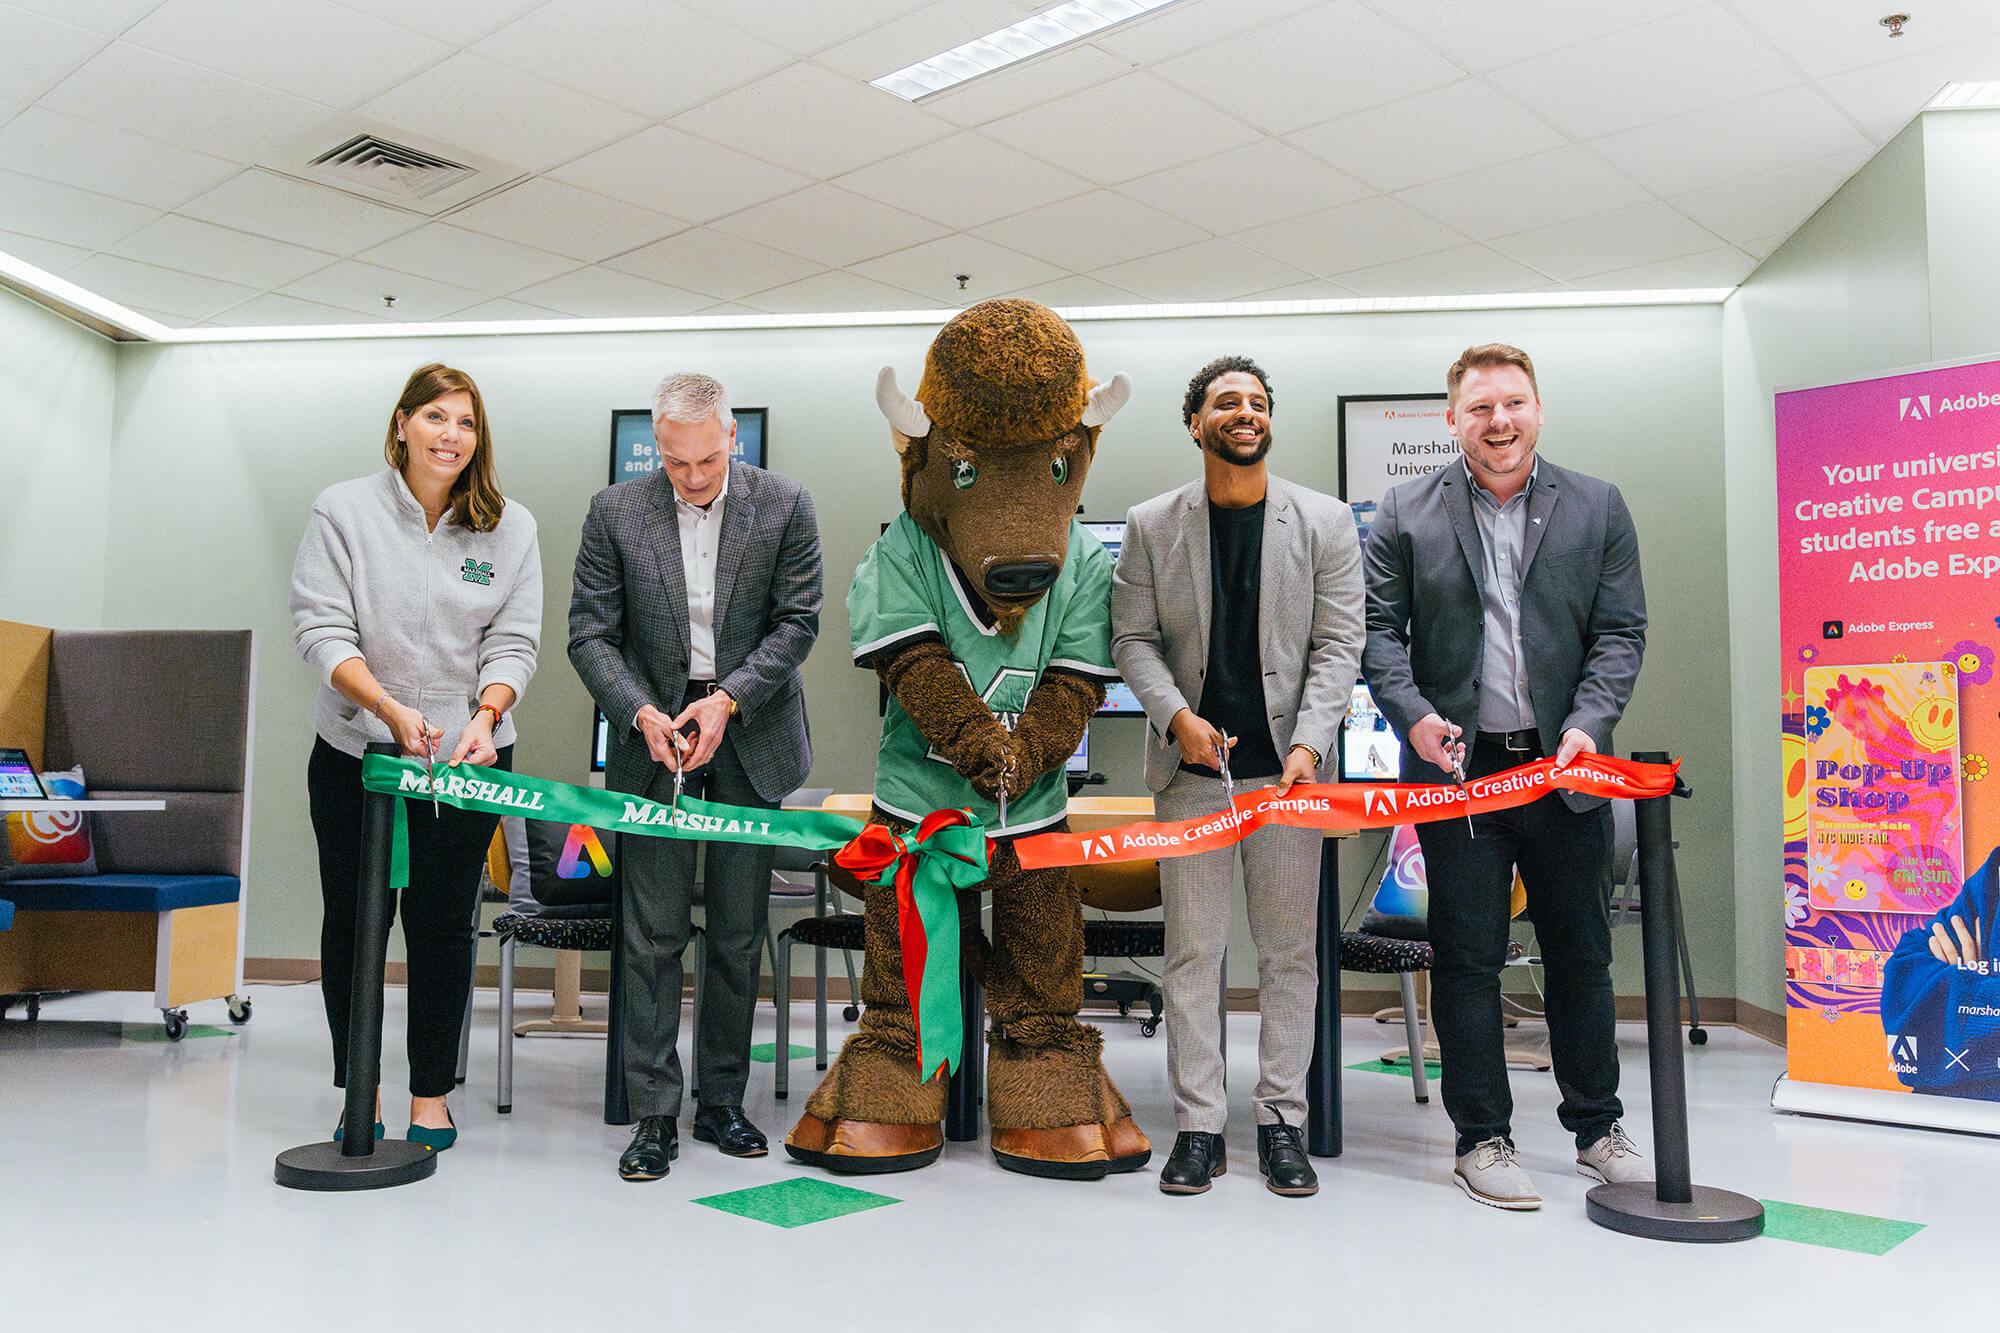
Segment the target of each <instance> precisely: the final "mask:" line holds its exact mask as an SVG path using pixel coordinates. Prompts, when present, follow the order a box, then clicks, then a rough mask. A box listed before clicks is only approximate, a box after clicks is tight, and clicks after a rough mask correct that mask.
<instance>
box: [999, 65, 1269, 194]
mask: <svg viewBox="0 0 2000 1333" xmlns="http://www.w3.org/2000/svg"><path fill="white" fill-rule="evenodd" d="M984 132H985V133H987V134H990V135H992V136H993V137H994V138H996V139H999V140H1000V141H1002V142H1003V143H1009V144H1012V145H1013V146H1014V147H1016V148H1019V149H1021V150H1022V151H1023V152H1027V153H1033V154H1034V155H1036V156H1038V157H1041V158H1045V159H1047V160H1048V161H1050V162H1053V163H1054V164H1055V165H1057V166H1059V167H1063V168H1066V169H1068V170H1070V171H1073V172H1075V173H1076V174H1077V175H1079V176H1082V177H1084V178H1085V179H1087V180H1092V181H1096V182H1097V183H1098V184H1100V185H1116V184H1118V183H1119V182H1120V181H1128V180H1131V179H1132V178H1133V177H1135V176H1147V175H1151V174H1152V173H1153V172H1156V171H1163V170H1165V169H1166V168H1168V167H1171V166H1177V165H1179V164H1180V163H1183V162H1192V161H1194V160H1195V159H1196V158H1199V157H1207V156H1208V155H1209V154H1211V153H1219V152H1221V151H1222V150H1223V149H1225V148H1234V147H1236V146H1237V145H1238V144H1244V143H1248V142H1250V141H1251V140H1253V139H1256V138H1257V137H1259V136H1258V134H1257V131H1255V130H1253V129H1251V128H1250V127H1249V126H1248V125H1246V124H1244V123H1243V122H1242V121H1240V120H1236V119H1234V118H1232V117H1230V116H1226V115H1224V114H1223V113H1222V112H1220V111H1217V110H1216V109H1215V108H1214V107H1212V106H1210V105H1208V104H1207V103H1205V102H1203V101H1200V100H1199V99H1197V98H1195V97H1194V96H1192V95H1191V94H1189V93H1187V92H1184V91H1182V90H1181V89H1179V88H1176V87H1174V86H1173V85H1172V84H1170V83H1167V82H1166V81H1165V80H1163V79H1158V78H1155V77H1154V76H1153V75H1151V74H1145V73H1140V74H1128V75H1126V76H1125V77H1124V78H1122V79H1114V80H1112V81H1111V82H1110V83H1106V84H1100V85H1099V86H1097V87H1095V88H1089V89H1086V90H1084V91H1083V92H1080V93H1073V94H1071V95H1070V96H1068V97H1060V98H1057V99H1056V100H1055V101H1053V102H1048V103H1045V104H1044V105H1042V106H1038V107H1035V108H1033V109H1031V110H1027V111H1021V112H1017V113H1015V114H1014V115H1011V116H1008V117H1006V118H1005V119H1003V120H996V121H994V122H993V123H992V124H991V125H988V126H987V127H986V129H985V131H984Z"/></svg>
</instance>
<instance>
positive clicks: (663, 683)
mask: <svg viewBox="0 0 2000 1333" xmlns="http://www.w3.org/2000/svg"><path fill="white" fill-rule="evenodd" d="M735 436H736V419H735V417H734V416H733V415H732V414H731V412H730V410H729V398H728V395H727V393H726V392H725V391H724V390H723V387H722V385H721V384H719V383H717V382H716V381H715V380H713V379H711V378H709V377H708V376H706V375H693V374H679V375H670V376H668V377H667V378H666V379H665V380H663V381H662V382H661V384H660V387H659V390H658V392H657V393H656V394H655V395H654V399H653V437H654V439H655V441H656V442H657V443H658V445H659V455H660V468H659V470H658V471H657V472H655V473H653V474H652V475H651V476H649V477H645V478H642V479H640V480H636V481H628V482H622V483H620V484H618V485H616V486H611V487H607V488H606V489H605V490H602V491H600V492H598V494H597V497H596V498H595V499H594V500H592V501H591V505H590V514H589V517H587V518H586V519H585V520H584V523H583V542H582V546H581V547H580V549H579V550H578V551H577V554H576V582H575V590H574V592H573V593H572V595H571V598H570V606H569V656H570V661H571V662H572V663H574V664H575V666H576V670H577V674H578V675H580V676H582V677H583V683H584V684H585V685H586V686H587V687H588V688H589V690H590V693H591V697H592V698H594V699H596V700H597V705H598V707H600V708H602V709H603V710H604V714H605V716H606V717H608V718H609V719H610V720H611V746H610V755H609V758H608V760H607V762H606V765H605V785H606V786H607V787H609V788H610V789H611V790H613V791H623V792H631V793H634V794H635V795H643V796H646V797H648V798H650V799H652V800H655V801H662V802H664V801H668V800H671V799H672V797H673V795H674V788H675V772H676V770H679V771H680V772H681V773H682V781H683V783H684V784H685V785H684V790H685V792H686V793H687V794H688V795H690V796H698V797H701V798H702V799H705V800H711V801H720V802H723V803H726V804H730V805H747V806H761V807H764V808H775V807H776V806H777V805H778V803H779V801H780V800H782V799H783V797H784V796H785V795H786V793H788V792H790V791H791V790H793V789H794V788H795V787H797V786H798V785H799V783H800V782H801V781H803V780H804V778H805V776H806V773H807V771H808V770H810V769H811V767H812V742H811V739H810V737H809V736H808V734H807V730H806V709H805V693H804V690H805V685H804V682H803V680H802V679H801V678H800V675H799V666H800V664H801V663H803V662H804V661H805V659H806V654H807V653H808V652H810V651H811V650H812V646H813V640H814V639H815V638H817V637H818V635H819V610H820V550H819V526H818V524H817V522H816V521H815V520H814V517H813V506H812V497H811V496H809V495H808V494H806V492H805V491H804V490H803V489H802V488H801V487H800V486H799V485H798V483H797V482H794V481H792V480H791V479H789V478H787V477H781V476H779V475H777V474H776V473H771V472H766V471H764V470H763V469H762V468H755V467H751V466H749V465H748V464H745V463H732V462H731V461H730V457H729V454H730V446H731V445H732V444H733V443H734V441H735ZM618 854H619V857H620V859H621V863H622V865H621V875H622V884H623V895H622V896H623V903H624V914H623V921H622V922H621V925H620V929H621V930H622V931H623V933H624V941H623V944H624V954H623V963H622V971H621V973H620V983H621V987H622V990H623V992H624V1020H625V1022H624V1045H623V1049H622V1052H621V1058H622V1059H623V1061H624V1066H625V1087H626V1092H627V1095H628V1096H629V1097H630V1099H631V1105H632V1109H633V1111H634V1113H635V1114H636V1115H637V1116H638V1119H639V1125H638V1129H637V1130H636V1131H635V1132H634V1134H633V1136H632V1143H631V1146H630V1147H629V1148H627V1149H626V1151H625V1153H624V1155H623V1156H622V1157H620V1158H619V1160H618V1174H619V1175H621V1176H623V1177H624V1178H625V1179H627V1180H657V1179H658V1178H659V1177H661V1176H663V1175H665V1174H666V1173H667V1170H668V1167H669V1164H670V1163H671V1162H672V1160H673V1158H674V1156H675V1155H676V1154H677V1153H678V1152H679V1150H680V1140H679V1132H678V1123H677V1118H678V1116H679V1115H680V1111H681V1094H682V1088H683V1086H684V1080H683V1078H682V1072H681V1064H680V1056H679V1054H678V1053H677V1051H676V1050H675V1043H676V1041H677V1039H678V1037H679V1035H680V1016H681V975H682V967H681V954H682V952H683V950H685V949H686V947H687V943H688V937H689V933H690V923H689V909H690V906H691V899H692V896H693V887H694V867H695V847H694V844H693V843H692V842H685V841H682V840H679V839H670V838H639V837H632V838H622V839H620V846H619V850H618ZM771 858H772V851H771V849H770V848H768V847H753V846H746V845H743V844H740V843H728V842H711V843H709V844H708V851H707V867H706V870H705V873H704V881H705V887H704V892H705V898H704V903H703V906H704V909H705V912H706V924H705V925H704V927H703V930H704V937H705V943H706V948H707V953H706V956H705V964H706V965H705V968H704V970H703V976H702V994H701V997H700V998H701V1009H700V1012H701V1028H700V1030H699V1031H697V1032H696V1033H695V1040H694V1051H695V1057H694V1066H695V1085H696V1087H698V1088H699V1089H700V1090H701V1106H700V1109H698V1110H697V1111H696V1112H695V1116H694V1136H695V1137H696V1138H697V1139H701V1140H704V1141H706V1142H711V1143H714V1144H715V1145H716V1146H717V1147H718V1148H720V1149H721V1150H722V1151H723V1152H725V1153H728V1154H730V1155H731V1156H735V1157H761V1156H763V1155H764V1154H765V1153H766V1152H767V1151H768V1147H767V1145H766V1143H765V1140H764V1136H763V1134H762V1133H760V1132H759V1131H758V1129H757V1127H756V1126H755V1125H753V1124H751V1123H750V1121H749V1119H748V1118H747V1117H746V1116H745V1115H744V1114H743V1089H744V1084H745V1082H746V1081H747V1078H748V1073H749V1061H750V1023H751V1016H752V1010H753V1008H754V1006H755V1004H756V999H757V978H758V973H759V970H760V967H759V964H760V959H761V950H762V947H763V942H764V934H765V923H766V920H767V918H768V915H769V906H770V884H771Z"/></svg>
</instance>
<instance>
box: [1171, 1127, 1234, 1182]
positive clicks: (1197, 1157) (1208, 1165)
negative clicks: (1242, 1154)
mask: <svg viewBox="0 0 2000 1333" xmlns="http://www.w3.org/2000/svg"><path fill="white" fill-rule="evenodd" d="M1228 1169H1229V1164H1228V1163H1227V1162H1225V1161H1224V1160H1223V1157H1222V1135H1220V1134H1204V1133H1202V1132H1201V1131H1200V1130H1198V1129H1184V1130H1182V1131H1181V1132H1180V1133H1178V1134H1176V1135H1174V1150H1173V1152H1172V1153H1170V1154H1168V1156H1167V1164H1166V1165H1165V1166H1164V1167H1162V1168H1160V1193H1162V1194H1206V1193H1208V1185H1209V1180H1210V1178H1211V1177H1214V1176H1219V1175H1221V1174H1223V1173H1224V1172H1225V1171H1227V1170H1228Z"/></svg>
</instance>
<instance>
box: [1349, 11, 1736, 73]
mask: <svg viewBox="0 0 2000 1333" xmlns="http://www.w3.org/2000/svg"><path fill="white" fill-rule="evenodd" d="M1371 3H1374V4H1375V5H1376V7H1377V8H1378V9H1379V10H1380V11H1381V12H1382V13H1383V14H1384V15H1385V16H1387V17H1389V18H1391V19H1393V20H1394V21H1396V22H1398V23H1401V24H1403V25H1404V26H1406V27H1407V28H1408V29H1409V30H1410V31H1411V32H1413V33H1416V34H1418V35H1419V36H1421V37H1422V38H1423V39H1424V40H1425V41H1426V42H1428V43H1430V44H1431V45H1432V46H1434V47H1436V48H1437V49H1438V50H1440V51H1442V52H1444V53H1445V54H1446V55H1448V56H1450V57H1451V58H1452V59H1453V60H1455V61H1457V62H1458V63H1459V64H1461V65H1463V66H1464V67H1465V68H1467V69H1469V70H1473V71H1475V72H1477V71H1484V70H1492V69H1499V68H1501V67H1503V66H1506V65H1512V64H1517V63H1519V62H1520V61H1523V60H1532V59H1534V58H1535V57H1536V56H1539V55H1542V54H1544V53H1546V52H1549V51H1554V50H1557V49H1559V48H1561V47H1564V46H1568V45H1571V44H1572V43H1577V42H1587V41H1589V40H1591V39H1592V38H1595V37H1602V36H1603V35H1604V34H1606V33H1611V32H1617V31H1619V30H1620V29H1623V28H1629V27H1631V26H1633V25H1634V24H1637V23H1643V22H1645V21H1646V20H1647V19H1648V18H1651V17H1655V16H1658V15H1662V14H1672V13H1674V12H1676V11H1678V10H1683V9H1692V8H1694V7H1695V6H1696V5H1697V4H1700V3H1702V0H1647V3H1646V4H1644V5H1619V4H1590V3H1580V0H1507V3H1506V4H1498V5H1496V4H1494V3H1493V0H1371Z"/></svg>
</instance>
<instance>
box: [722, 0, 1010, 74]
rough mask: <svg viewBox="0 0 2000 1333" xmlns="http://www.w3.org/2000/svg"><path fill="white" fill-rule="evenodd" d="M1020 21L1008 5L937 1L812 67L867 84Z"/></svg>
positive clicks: (996, 0)
mask: <svg viewBox="0 0 2000 1333" xmlns="http://www.w3.org/2000/svg"><path fill="white" fill-rule="evenodd" d="M736 21H737V22H741V21H742V20H740V19H738V20H736ZM1020 21H1021V11H1020V10H1019V9H1016V8H1014V7H1013V6H1012V5H1009V4H1008V3H1006V0H936V2H935V3H932V4H927V5H920V6H918V7H916V8H914V9H911V10H909V11H908V12H906V13H904V14H902V15H901V16H899V17H897V18H894V19H891V20H889V21H888V22H885V23H882V24H880V25H879V26H877V27H874V28H872V29H870V30H869V31H867V32H866V33H864V34H863V35H861V36H858V37H853V38H850V39H849V40H847V41H844V42H841V43H840V44H839V45H837V46H832V47H829V48H827V49H826V50H823V51H821V52H820V53H819V54H818V55H817V56H815V57H814V58H813V63H814V64H817V65H824V66H825V67H826V68H828V69H830V70H834V71H836V72H837V73H841V74H845V75H847V76H848V77H849V78H854V79H859V80H861V81H862V82H863V83H866V82H867V81H868V80H870V79H879V78H881V77H882V76H883V75H884V74H887V73H889V72H890V71H891V70H898V69H901V68H902V67H903V66H905V65H913V64H915V63H916V62H917V61H919V60H928V59H929V58H930V57H932V56H934V55H936V54H937V53H938V52H940V51H949V50H950V49H951V48H952V47H954V46H957V45H959V44H961V43H963V42H969V41H971V40H972V39H973V38H975V37H984V36H985V35H986V34H987V33H989V32H997V31H998V30H999V29H1001V28H1004V27H1006V26H1007V25H1008V24H1010V23H1019V22H1020Z"/></svg>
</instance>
